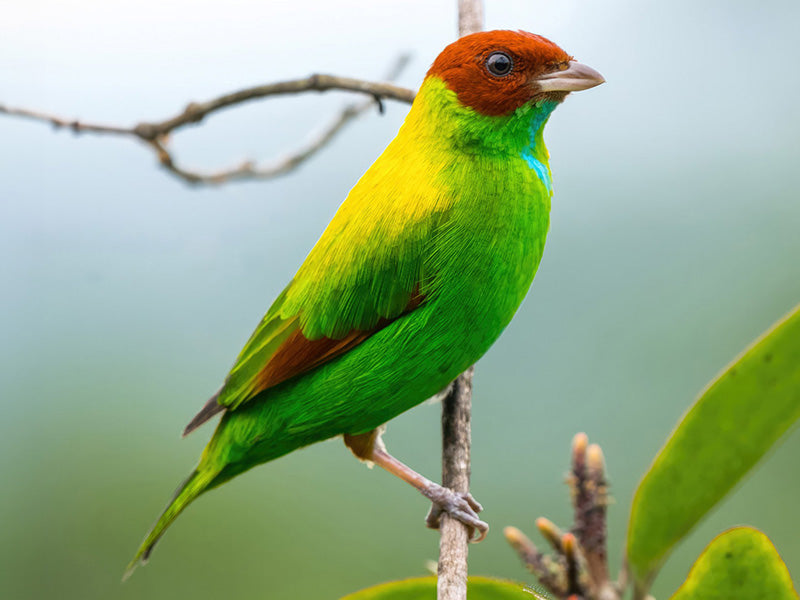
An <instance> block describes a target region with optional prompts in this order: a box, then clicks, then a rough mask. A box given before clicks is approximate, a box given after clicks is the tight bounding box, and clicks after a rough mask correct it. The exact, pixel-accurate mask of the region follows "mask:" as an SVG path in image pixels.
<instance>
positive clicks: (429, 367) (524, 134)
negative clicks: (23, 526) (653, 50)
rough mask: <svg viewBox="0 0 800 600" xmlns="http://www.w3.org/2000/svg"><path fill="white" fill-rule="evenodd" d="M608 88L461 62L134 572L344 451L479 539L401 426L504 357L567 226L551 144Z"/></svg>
mask: <svg viewBox="0 0 800 600" xmlns="http://www.w3.org/2000/svg"><path fill="white" fill-rule="evenodd" d="M603 82H604V79H603V77H602V76H601V75H600V74H599V73H598V72H597V71H595V70H594V69H592V68H590V67H588V66H586V65H584V64H582V63H580V62H577V61H576V60H575V59H574V58H573V57H572V56H571V55H569V54H567V53H566V52H565V51H564V50H562V49H561V48H560V47H559V46H558V45H556V44H555V43H553V42H551V41H550V40H548V39H547V38H545V37H542V36H540V35H536V34H533V33H528V32H525V31H507V30H498V31H486V32H479V33H474V34H471V35H467V36H464V37H462V38H460V39H458V40H457V41H455V42H453V43H451V44H450V45H448V46H447V47H446V48H444V50H443V51H442V52H441V53H440V54H439V55H438V57H437V58H436V59H435V60H434V62H433V64H432V65H431V67H430V69H429V70H428V72H427V74H426V76H425V78H424V80H423V82H422V85H421V87H420V88H419V91H418V93H417V94H416V96H415V99H414V101H413V103H412V106H411V108H410V110H409V112H408V114H407V116H406V117H405V120H404V122H403V124H402V126H401V128H400V130H399V131H398V133H397V135H396V137H395V138H394V139H393V140H392V141H391V143H389V145H388V146H387V147H386V149H385V150H384V151H383V153H382V154H381V155H380V156H379V157H378V158H377V159H376V161H375V162H374V163H373V164H372V166H371V167H370V168H369V169H368V170H367V171H366V172H365V173H364V175H363V176H362V177H361V178H360V179H359V180H358V182H357V183H356V184H355V186H354V187H353V188H352V189H351V191H350V192H349V194H348V195H347V197H346V199H345V201H344V202H343V203H342V204H341V206H340V207H339V209H338V211H337V212H336V214H335V216H334V217H333V219H332V220H331V222H330V224H329V225H328V226H327V228H326V229H325V231H324V232H323V234H322V236H321V237H320V239H319V240H318V241H317V243H316V245H315V246H314V247H313V249H312V250H311V252H310V253H309V254H308V256H307V257H306V259H305V261H304V262H303V263H302V265H301V266H300V268H299V270H298V271H297V273H296V274H295V276H294V278H293V279H291V280H290V282H289V284H288V285H287V286H286V288H285V289H284V290H283V291H282V292H281V293H280V294H279V295H278V297H277V298H276V299H275V301H274V302H273V304H272V306H270V308H269V310H268V311H267V313H266V315H265V316H264V318H263V319H262V320H261V322H260V323H259V325H258V326H257V328H256V330H255V331H254V332H253V334H252V336H251V337H250V339H249V341H248V342H247V343H246V345H245V346H244V349H243V350H242V351H241V353H240V354H239V356H238V358H237V360H236V362H235V364H234V366H233V368H232V369H231V371H230V373H229V374H228V375H227V377H226V378H225V380H224V383H223V385H222V387H221V388H220V390H219V391H218V392H217V393H215V394H214V395H213V396H212V397H211V398H210V399H209V400H208V402H207V403H206V404H205V406H203V408H202V409H201V410H200V412H198V413H197V415H196V416H195V417H194V418H193V419H192V420H191V422H190V423H189V424H188V425H187V426H186V429H185V431H184V435H187V434H189V433H191V432H192V431H194V430H195V429H197V428H198V427H199V426H200V425H202V424H203V423H205V422H206V421H208V420H210V419H211V418H213V417H214V416H216V415H218V414H219V413H222V416H221V419H220V421H219V423H218V425H217V427H216V430H215V431H214V434H213V436H212V438H211V440H210V441H209V443H208V445H207V446H206V447H205V449H204V451H203V453H202V455H201V458H200V460H199V463H198V465H197V467H196V468H195V469H194V471H192V472H191V474H190V475H189V477H188V478H187V479H186V480H185V481H184V482H183V483H182V484H181V485H180V486H179V488H178V490H177V492H176V493H175V495H174V497H173V499H172V500H171V502H170V503H169V505H168V506H167V508H166V509H165V510H164V512H163V513H162V514H161V516H160V517H159V519H158V520H157V521H156V523H155V525H154V526H153V528H152V529H151V531H150V532H149V533H148V534H147V536H146V538H145V540H144V542H143V543H142V544H141V546H140V548H139V549H138V551H137V552H136V554H135V556H134V558H133V560H132V561H131V563H130V564H129V565H128V570H127V572H126V573H127V574H128V575H129V574H130V573H131V572H132V571H133V569H134V568H135V567H136V566H137V565H138V564H139V563H143V562H146V561H147V559H148V557H149V556H150V553H151V551H152V549H153V547H154V545H155V543H156V542H157V541H158V540H159V539H160V538H161V536H162V535H163V534H164V531H165V530H166V529H167V527H168V526H169V525H170V524H172V522H173V521H174V520H175V519H176V517H177V516H178V515H179V514H180V513H181V512H182V511H183V510H184V509H185V508H186V507H187V506H188V505H189V504H190V503H191V502H192V501H194V500H195V499H197V497H198V496H200V495H201V494H204V493H205V492H207V491H209V490H211V489H213V488H216V487H218V486H220V485H222V484H224V483H226V482H228V481H229V480H231V479H232V478H233V477H235V476H237V475H239V474H241V473H243V472H244V471H247V470H248V469H250V468H252V467H254V466H256V465H258V464H262V463H266V462H269V461H272V460H274V459H277V458H279V457H281V456H284V455H286V454H288V453H289V452H292V451H294V450H296V449H298V448H301V447H304V446H308V445H310V444H313V443H316V442H319V441H322V440H326V439H329V438H333V437H337V436H343V438H344V442H345V444H346V445H347V447H348V448H349V449H350V450H351V451H352V452H353V454H355V456H356V457H357V458H359V459H360V460H362V461H364V462H368V463H370V464H377V465H378V466H380V467H383V468H384V469H386V470H387V471H389V472H390V473H392V474H394V475H397V476H399V477H400V478H401V479H403V480H404V481H406V482H408V483H410V484H411V485H412V486H414V487H416V488H417V489H418V490H419V491H420V492H421V493H422V494H423V495H424V496H425V497H426V498H428V499H429V500H431V501H432V502H433V509H432V510H431V512H430V513H429V515H428V519H427V522H428V525H429V526H431V527H434V528H435V527H437V526H438V522H439V518H440V516H441V514H442V513H443V512H446V513H449V514H451V515H452V516H454V517H455V518H456V519H458V520H460V521H461V522H463V523H464V524H465V525H467V527H468V528H469V531H470V538H473V539H482V537H483V536H485V534H486V531H487V529H488V525H487V524H486V523H484V522H483V521H481V520H480V518H479V516H478V513H479V512H480V510H481V509H482V507H481V506H480V504H479V503H478V502H477V501H476V500H475V499H474V498H473V497H472V496H471V495H470V494H459V493H456V492H454V491H452V490H449V489H447V488H444V487H443V486H441V485H438V484H436V483H434V482H432V481H430V480H428V479H427V478H425V477H424V476H422V475H420V474H418V473H416V472H415V471H413V470H412V469H411V468H410V467H408V466H406V465H405V464H403V463H402V462H400V461H399V460H397V459H396V458H394V457H393V456H392V455H391V454H389V453H388V451H387V449H386V446H385V444H384V442H383V440H382V437H381V435H382V432H383V426H384V424H385V423H386V422H387V421H389V420H391V419H392V418H394V417H396V416H397V415H399V414H400V413H402V412H404V411H406V410H408V409H410V408H412V407H413V406H415V405H417V404H419V403H421V402H422V401H424V400H425V399H427V398H430V397H432V396H435V395H436V394H437V393H438V392H440V391H441V390H443V389H444V388H446V387H447V386H448V385H449V384H450V383H451V382H452V381H453V380H454V379H455V378H456V377H457V376H458V375H459V374H460V373H462V372H463V371H464V370H465V369H467V368H468V367H469V366H470V365H472V364H474V363H475V362H476V361H477V360H478V359H479V358H480V357H481V356H482V355H483V354H484V353H485V352H486V351H487V350H488V349H489V347H490V346H491V345H492V344H493V343H494V342H495V340H497V338H498V337H499V336H500V334H501V333H502V332H503V330H504V329H505V327H506V326H507V325H508V324H509V322H510V321H511V319H512V317H513V316H514V314H515V312H516V311H517V309H518V307H519V306H520V304H521V302H522V300H523V299H524V297H525V296H526V294H527V292H528V289H529V288H530V286H531V283H532V281H533V278H534V275H535V274H536V271H537V268H538V266H539V263H540V261H541V259H542V254H543V251H544V246H545V238H546V236H547V232H548V230H549V225H550V217H549V214H550V206H551V197H552V195H553V184H552V174H551V170H550V166H549V153H548V151H547V148H546V147H545V144H544V139H543V129H544V126H545V124H546V123H547V121H548V119H549V118H550V115H551V114H552V112H553V110H554V109H555V108H556V107H557V106H558V105H559V104H560V103H561V102H562V101H563V100H564V99H565V98H566V97H567V95H568V94H570V93H571V92H575V91H580V90H585V89H589V88H592V87H595V86H597V85H599V84H601V83H603Z"/></svg>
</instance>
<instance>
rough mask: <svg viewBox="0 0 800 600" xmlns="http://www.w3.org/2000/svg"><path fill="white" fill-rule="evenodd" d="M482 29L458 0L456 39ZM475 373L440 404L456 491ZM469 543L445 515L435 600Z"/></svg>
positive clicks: (460, 573)
mask: <svg viewBox="0 0 800 600" xmlns="http://www.w3.org/2000/svg"><path fill="white" fill-rule="evenodd" d="M482 29H483V0H458V35H459V37H463V36H465V35H469V34H470V33H475V32H477V31H481V30H482ZM474 372H475V368H474V367H470V368H469V369H467V370H466V371H464V372H463V373H462V374H461V375H459V376H458V379H456V380H455V382H454V384H453V386H452V387H451V389H450V393H449V394H448V395H447V396H446V397H445V399H444V401H443V403H442V485H444V486H445V487H449V488H451V489H453V490H454V491H457V492H469V476H470V443H471V433H470V414H471V409H472V375H473V374H474ZM468 544H469V532H468V530H467V528H466V527H465V526H464V525H462V524H461V523H459V522H458V521H456V520H455V519H451V518H450V517H449V516H448V515H444V516H443V517H442V525H441V537H440V539H439V577H438V579H437V584H436V593H437V598H438V600H466V598H467V555H468Z"/></svg>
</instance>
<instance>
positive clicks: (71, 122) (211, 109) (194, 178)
mask: <svg viewBox="0 0 800 600" xmlns="http://www.w3.org/2000/svg"><path fill="white" fill-rule="evenodd" d="M408 61H409V55H407V54H403V55H401V56H399V57H398V58H397V60H396V61H395V62H394V63H393V64H392V66H391V68H390V69H389V71H388V72H387V74H386V79H387V81H392V80H394V79H396V78H397V77H398V76H399V75H400V73H401V72H402V71H403V69H404V68H405V67H406V65H407V64H408ZM329 90H343V91H349V92H355V93H359V94H365V95H367V96H369V98H368V99H367V100H364V101H361V102H357V103H350V104H348V105H346V106H345V107H344V108H343V109H342V110H341V111H339V113H338V114H337V115H336V116H335V118H334V119H333V120H332V121H331V122H330V123H329V124H328V125H327V126H326V127H324V128H322V129H321V130H320V131H318V132H317V133H316V134H314V135H312V136H311V137H310V138H309V140H308V141H307V142H306V143H304V144H303V145H301V146H300V147H299V148H297V149H296V150H294V151H291V152H287V153H285V154H283V155H281V156H279V157H278V158H276V159H275V160H273V161H271V162H269V163H266V164H264V165H260V166H259V165H256V164H255V163H254V162H253V161H250V160H248V161H244V162H242V163H240V164H239V165H236V166H233V167H229V168H225V169H219V170H215V171H207V172H204V171H200V170H196V169H190V168H186V167H182V166H180V165H179V164H178V162H177V160H176V158H175V156H174V154H173V153H172V152H171V151H170V149H169V144H168V137H169V136H170V135H171V134H172V133H174V132H175V131H178V130H179V129H181V128H183V127H186V126H188V125H196V124H198V123H200V122H202V121H203V120H204V119H205V118H206V117H207V116H208V115H210V114H213V113H215V112H217V111H220V110H222V109H225V108H229V107H232V106H236V105H239V104H244V103H246V102H251V101H253V100H257V99H261V98H266V97H269V96H279V95H286V94H299V93H303V92H311V91H316V92H326V91H329ZM414 95H415V92H414V91H413V90H410V89H407V88H404V87H400V86H397V85H394V84H392V83H384V82H374V81H366V80H362V79H353V78H351V77H337V76H334V75H320V74H317V75H311V76H309V77H305V78H302V79H293V80H289V81H281V82H277V83H271V84H266V85H260V86H256V87H252V88H247V89H244V90H239V91H236V92H231V93H229V94H224V95H222V96H219V97H217V98H213V99H211V100H207V101H205V102H190V103H189V104H188V105H187V106H186V108H184V109H183V111H181V112H180V113H178V114H177V115H175V116H173V117H170V118H167V119H164V120H162V121H156V122H146V121H143V122H140V123H138V124H136V125H134V126H133V127H122V126H117V125H107V124H101V123H93V122H87V121H81V120H79V119H67V118H64V117H61V116H58V115H54V114H50V113H46V112H41V111H36V110H30V109H27V108H14V107H10V106H5V105H3V104H0V114H6V115H9V116H14V117H21V118H25V119H30V120H34V121H40V122H45V123H50V124H51V125H52V126H53V127H55V128H56V129H61V128H66V129H71V130H72V131H73V132H74V133H93V134H100V135H117V136H123V137H131V138H135V139H138V140H140V141H142V142H144V143H145V144H146V145H147V146H148V147H149V148H150V149H151V150H153V152H154V153H155V154H156V157H157V158H158V162H159V163H160V164H161V166H162V167H164V168H165V169H166V170H167V172H168V173H170V174H172V175H174V176H176V177H178V178H179V179H181V180H183V181H185V182H186V183H190V184H220V183H225V182H229V181H241V180H245V179H268V178H271V177H277V176H280V175H285V174H286V173H289V172H290V171H292V170H294V169H295V168H297V167H298V166H300V165H301V164H302V163H304V162H305V161H306V160H308V159H309V158H311V156H313V155H314V154H316V153H317V152H318V151H319V150H321V149H322V148H324V147H325V146H326V145H327V144H329V143H330V141H331V140H332V139H333V138H334V137H335V136H336V134H337V133H339V132H340V131H341V130H342V129H343V128H344V127H345V126H346V125H347V124H348V123H350V122H351V121H353V120H354V119H356V118H358V117H359V116H361V115H362V114H364V113H365V112H366V111H367V110H369V109H370V108H371V107H373V106H376V107H378V109H379V110H380V111H381V112H383V105H382V103H381V102H382V100H384V99H388V100H396V101H398V102H406V103H410V102H412V101H413V100H414Z"/></svg>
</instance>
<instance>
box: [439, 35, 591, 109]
mask: <svg viewBox="0 0 800 600" xmlns="http://www.w3.org/2000/svg"><path fill="white" fill-rule="evenodd" d="M428 76H436V77H438V78H439V79H441V80H442V81H444V82H445V84H446V85H447V87H448V88H450V90H452V91H453V92H455V94H456V96H458V100H459V102H460V103H461V104H462V105H464V106H466V107H469V108H472V109H474V110H475V111H477V112H478V113H480V114H483V115H486V116H493V117H494V116H501V115H508V114H511V113H513V112H514V111H515V110H517V109H518V108H520V107H522V106H525V105H527V104H530V103H534V102H538V101H550V102H556V103H557V102H561V101H562V100H563V99H564V98H565V97H566V96H567V94H569V93H570V92H576V91H579V90H586V89H589V88H592V87H594V86H596V85H600V84H601V83H603V82H604V81H605V80H604V79H603V77H602V75H600V73H598V72H597V71H595V70H594V69H592V68H590V67H587V66H586V65H583V64H581V63H579V62H576V61H575V60H573V59H572V57H571V56H570V55H569V54H567V53H566V52H564V51H563V50H562V49H561V48H559V47H558V46H557V45H556V44H554V43H553V42H551V41H550V40H548V39H546V38H543V37H542V36H539V35H535V34H533V33H527V32H525V31H484V32H480V33H473V34H472V35H467V36H464V37H462V38H460V39H459V40H457V41H455V42H453V43H452V44H450V45H449V46H447V47H446V48H445V49H444V50H443V51H442V53H441V54H439V56H438V57H437V58H436V60H435V61H434V63H433V66H431V68H430V70H429V71H428Z"/></svg>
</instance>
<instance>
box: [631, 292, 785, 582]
mask: <svg viewBox="0 0 800 600" xmlns="http://www.w3.org/2000/svg"><path fill="white" fill-rule="evenodd" d="M799 417H800V305H799V306H797V307H795V308H794V309H793V310H792V312H790V313H789V314H788V315H787V316H786V317H784V318H783V319H782V320H781V321H779V322H778V323H777V324H775V325H774V326H773V327H772V328H771V329H770V330H769V331H767V332H766V333H765V334H764V335H763V336H762V337H761V338H760V339H759V340H757V341H756V342H755V343H754V344H753V345H752V346H751V347H750V348H749V349H747V350H746V351H745V353H744V354H743V355H742V356H740V357H739V358H738V359H737V360H736V361H734V362H733V364H731V365H730V366H729V367H728V368H727V369H726V370H725V371H724V372H723V373H722V374H721V375H719V377H717V379H716V380H714V381H713V382H712V383H711V384H710V385H709V386H708V388H707V389H706V390H705V391H704V392H703V393H702V394H701V395H700V398H699V399H698V400H697V401H696V402H695V403H694V406H692V408H691V409H690V410H689V412H688V413H686V415H685V416H684V417H683V420H682V421H681V422H680V424H679V425H678V427H677V429H676V430H675V431H674V432H673V434H672V436H671V437H670V438H669V440H667V443H666V445H665V446H664V447H663V448H662V449H661V452H659V454H658V456H656V459H655V461H654V462H653V465H652V466H651V467H650V470H649V471H648V472H647V473H646V474H645V476H644V478H643V479H642V481H641V483H640V484H639V489H638V490H637V491H636V495H635V497H634V499H633V506H632V508H631V518H630V524H629V527H628V543H627V557H628V565H629V567H630V569H631V573H632V575H633V576H634V579H635V583H636V585H637V587H638V588H640V589H647V587H648V586H649V584H650V581H652V578H653V577H654V575H655V572H656V571H657V569H658V568H659V566H660V565H661V563H662V562H663V561H664V559H665V558H666V556H667V554H668V552H669V551H670V549H671V548H672V547H673V546H674V545H675V543H676V542H678V541H679V540H680V539H681V538H682V537H683V536H685V535H686V534H687V533H688V532H689V530H691V529H692V527H694V526H695V525H696V524H697V522H698V521H699V520H700V519H701V518H702V517H703V516H704V515H705V514H706V513H707V512H708V511H709V510H710V509H711V508H712V507H713V506H714V505H715V504H716V503H717V502H719V501H720V500H721V499H722V498H723V497H724V496H725V495H726V494H727V493H728V492H729V491H730V490H731V488H732V487H733V486H734V485H735V484H736V483H737V482H738V481H739V480H740V479H741V478H742V477H743V476H744V475H745V474H746V473H747V472H748V471H749V470H750V469H751V468H752V467H753V465H755V464H756V462H758V460H759V459H760V458H761V457H762V456H763V455H764V453H765V452H767V450H769V448H770V447H771V446H772V445H773V444H774V443H775V442H776V441H777V440H778V438H780V437H781V435H783V434H784V433H785V432H786V430H787V429H789V427H790V426H791V425H792V423H794V422H795V421H796V420H797V419H798V418H799Z"/></svg>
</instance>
